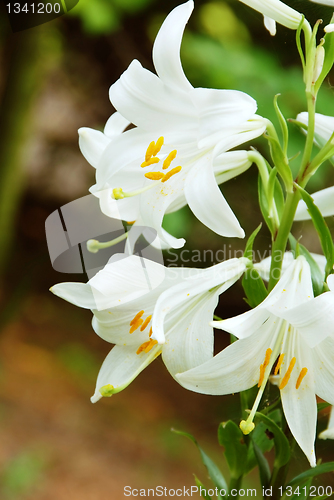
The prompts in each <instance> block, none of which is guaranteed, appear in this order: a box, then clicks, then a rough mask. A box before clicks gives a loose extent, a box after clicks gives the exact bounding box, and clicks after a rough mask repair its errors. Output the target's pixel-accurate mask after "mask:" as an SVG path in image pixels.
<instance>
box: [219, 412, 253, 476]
mask: <svg viewBox="0 0 334 500" xmlns="http://www.w3.org/2000/svg"><path fill="white" fill-rule="evenodd" d="M218 442H219V444H220V445H221V446H224V448H225V451H224V454H225V457H226V461H227V464H228V467H229V469H230V474H231V477H233V478H234V479H238V478H239V477H241V476H242V475H243V474H244V471H245V466H246V463H247V446H246V444H245V442H244V435H243V433H242V432H241V430H240V428H239V427H238V426H237V424H236V423H235V422H232V420H229V421H228V422H222V423H221V424H220V425H219V427H218Z"/></svg>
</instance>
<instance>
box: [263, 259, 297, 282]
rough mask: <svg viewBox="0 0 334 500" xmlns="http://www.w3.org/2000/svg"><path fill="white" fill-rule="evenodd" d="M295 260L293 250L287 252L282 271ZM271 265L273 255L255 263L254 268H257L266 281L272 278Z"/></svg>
mask: <svg viewBox="0 0 334 500" xmlns="http://www.w3.org/2000/svg"><path fill="white" fill-rule="evenodd" d="M293 261H294V256H293V253H292V252H285V254H284V257H283V262H282V273H284V272H285V271H286V270H287V268H288V267H289V266H290V264H291V263H292V262H293ZM270 266H271V256H270V257H266V258H265V259H263V260H261V262H257V263H256V264H254V269H256V270H257V272H258V273H259V275H260V276H261V278H262V279H264V280H265V281H269V279H270Z"/></svg>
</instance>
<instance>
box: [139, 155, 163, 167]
mask: <svg viewBox="0 0 334 500" xmlns="http://www.w3.org/2000/svg"><path fill="white" fill-rule="evenodd" d="M159 161H160V158H158V157H157V156H156V157H154V158H150V159H149V160H147V161H143V163H142V164H141V165H140V166H141V168H145V167H148V166H149V165H153V163H159Z"/></svg>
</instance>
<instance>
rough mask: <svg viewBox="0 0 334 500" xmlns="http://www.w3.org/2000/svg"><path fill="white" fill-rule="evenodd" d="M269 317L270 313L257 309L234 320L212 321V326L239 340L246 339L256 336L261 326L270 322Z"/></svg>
mask: <svg viewBox="0 0 334 500" xmlns="http://www.w3.org/2000/svg"><path fill="white" fill-rule="evenodd" d="M269 316H270V315H269V313H268V312H267V311H266V310H265V309H261V308H259V307H256V308H255V309H251V310H250V311H247V312H245V313H243V314H239V315H238V316H235V317H233V318H228V319H224V320H222V321H212V326H214V327H215V328H218V329H220V330H224V331H225V332H229V333H232V334H233V335H234V336H235V337H238V339H244V338H247V337H250V336H251V335H254V334H255V333H256V332H257V331H258V330H259V328H260V327H261V325H263V323H265V322H266V321H267V320H268V318H269Z"/></svg>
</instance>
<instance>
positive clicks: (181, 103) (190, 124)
mask: <svg viewBox="0 0 334 500" xmlns="http://www.w3.org/2000/svg"><path fill="white" fill-rule="evenodd" d="M109 96H110V100H111V102H112V104H113V106H114V107H115V108H116V109H117V110H118V111H119V112H120V113H121V114H122V115H123V116H124V117H125V118H127V119H128V120H129V121H131V123H134V124H135V125H137V126H138V127H141V128H142V129H143V130H146V131H151V132H152V133H154V135H155V134H156V131H157V130H159V131H161V132H163V133H165V132H166V131H168V130H175V129H178V130H181V131H182V130H187V131H188V132H191V131H193V133H194V131H195V128H196V126H197V125H198V121H197V120H198V119H197V111H196V109H195V108H194V106H193V103H192V101H191V99H190V97H189V96H188V94H187V93H185V92H181V91H178V90H177V89H175V88H174V87H166V86H165V85H164V84H163V82H162V81H161V80H160V79H159V78H158V77H157V76H156V75H154V74H153V73H151V72H150V71H148V70H146V69H144V68H143V67H142V66H141V64H140V63H139V62H138V61H137V60H134V61H132V63H131V64H130V66H129V67H128V69H127V70H126V71H125V72H124V73H123V74H122V75H121V77H120V78H119V79H118V80H117V82H116V83H114V84H113V85H112V86H111V87H110V90H109ZM160 135H161V134H160ZM157 138H158V137H157ZM157 138H156V139H157ZM156 139H155V140H156ZM152 140H154V137H152Z"/></svg>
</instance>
